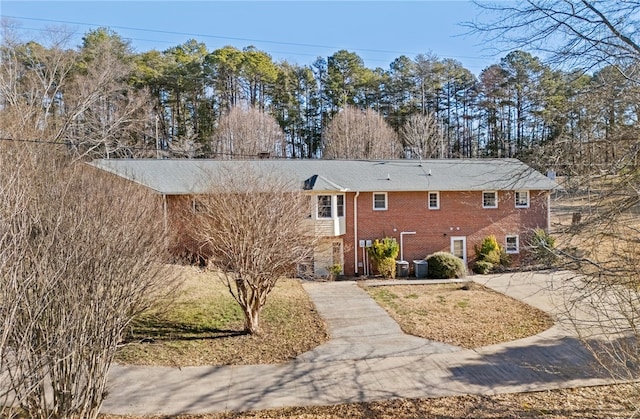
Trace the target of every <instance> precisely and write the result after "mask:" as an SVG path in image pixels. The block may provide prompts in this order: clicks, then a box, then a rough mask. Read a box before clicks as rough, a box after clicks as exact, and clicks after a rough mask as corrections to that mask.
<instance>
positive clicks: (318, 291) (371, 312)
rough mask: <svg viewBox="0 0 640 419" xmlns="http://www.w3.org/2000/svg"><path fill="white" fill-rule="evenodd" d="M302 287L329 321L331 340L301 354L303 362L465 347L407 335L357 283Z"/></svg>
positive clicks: (396, 354)
mask: <svg viewBox="0 0 640 419" xmlns="http://www.w3.org/2000/svg"><path fill="white" fill-rule="evenodd" d="M303 286H304V289H305V290H306V291H307V293H308V294H309V296H310V297H311V300H312V301H313V303H314V304H315V306H316V308H317V310H318V312H319V313H320V315H321V316H322V318H323V319H324V320H325V321H326V323H327V326H328V329H329V335H330V336H331V340H330V341H329V342H327V343H325V344H324V345H320V346H319V347H317V348H316V349H314V350H313V351H310V352H306V353H304V354H302V355H300V356H299V357H298V360H300V361H307V362H318V361H344V360H361V359H371V358H384V357H390V356H410V355H430V354H437V353H448V352H456V351H460V350H462V348H460V347H458V346H451V345H447V344H444V343H441V342H434V341H431V340H427V339H422V338H418V337H415V336H411V335H407V334H405V333H404V332H403V331H402V329H400V326H399V325H398V323H396V322H395V320H393V319H392V318H391V317H390V316H389V315H388V314H387V312H386V311H385V310H384V309H383V308H382V307H380V306H379V305H378V304H377V303H376V302H375V301H374V300H373V299H372V298H370V297H369V295H368V294H367V293H366V292H365V291H364V290H363V289H362V288H360V287H359V286H358V285H356V283H355V282H352V281H349V282H332V283H323V282H306V283H304V284H303Z"/></svg>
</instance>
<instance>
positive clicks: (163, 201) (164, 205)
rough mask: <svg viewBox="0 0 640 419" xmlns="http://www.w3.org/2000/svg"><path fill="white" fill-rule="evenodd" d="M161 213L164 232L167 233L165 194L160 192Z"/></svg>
mask: <svg viewBox="0 0 640 419" xmlns="http://www.w3.org/2000/svg"><path fill="white" fill-rule="evenodd" d="M162 215H163V222H164V234H167V229H168V222H167V195H166V194H162Z"/></svg>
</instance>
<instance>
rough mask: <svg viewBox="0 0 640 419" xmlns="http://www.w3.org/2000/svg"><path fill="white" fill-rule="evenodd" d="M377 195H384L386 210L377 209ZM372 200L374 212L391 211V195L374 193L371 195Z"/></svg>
mask: <svg viewBox="0 0 640 419" xmlns="http://www.w3.org/2000/svg"><path fill="white" fill-rule="evenodd" d="M376 195H382V196H384V208H377V207H376ZM371 198H372V201H373V202H372V205H373V210H374V211H386V210H388V209H389V195H388V193H387V192H374V193H372V194H371Z"/></svg>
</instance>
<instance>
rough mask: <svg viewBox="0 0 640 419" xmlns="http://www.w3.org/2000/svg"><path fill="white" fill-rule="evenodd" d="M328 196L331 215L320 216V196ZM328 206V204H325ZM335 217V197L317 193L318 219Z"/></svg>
mask: <svg viewBox="0 0 640 419" xmlns="http://www.w3.org/2000/svg"><path fill="white" fill-rule="evenodd" d="M321 197H328V198H329V216H320V198H321ZM325 207H326V205H325ZM331 218H333V198H332V197H331V195H324V194H323V195H316V219H317V220H330V219H331Z"/></svg>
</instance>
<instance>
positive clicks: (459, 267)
mask: <svg viewBox="0 0 640 419" xmlns="http://www.w3.org/2000/svg"><path fill="white" fill-rule="evenodd" d="M426 261H427V263H428V275H427V276H428V277H429V278H435V279H451V278H464V276H465V275H466V273H467V269H466V268H465V266H464V263H463V262H462V259H460V258H458V257H456V256H454V255H452V254H451V253H447V252H436V253H434V254H432V255H429V256H427V258H426Z"/></svg>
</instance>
